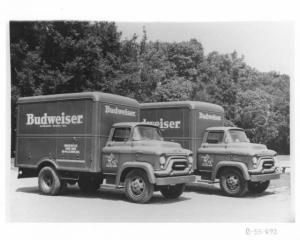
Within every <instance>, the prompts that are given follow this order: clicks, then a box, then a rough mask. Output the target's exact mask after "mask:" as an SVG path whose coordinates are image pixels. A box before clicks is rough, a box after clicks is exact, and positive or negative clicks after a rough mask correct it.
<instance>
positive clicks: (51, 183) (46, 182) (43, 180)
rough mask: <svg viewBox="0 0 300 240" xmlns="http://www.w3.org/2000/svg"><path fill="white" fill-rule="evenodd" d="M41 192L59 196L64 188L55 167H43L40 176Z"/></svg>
mask: <svg viewBox="0 0 300 240" xmlns="http://www.w3.org/2000/svg"><path fill="white" fill-rule="evenodd" d="M38 183H39V189H40V191H41V192H42V193H43V194H45V195H57V194H58V193H59V192H60V190H61V187H62V182H61V180H60V178H59V176H58V174H57V172H56V170H55V169H54V168H53V167H49V166H47V167H43V168H42V169H41V170H40V172H39V176H38Z"/></svg>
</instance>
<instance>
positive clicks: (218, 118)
mask: <svg viewBox="0 0 300 240" xmlns="http://www.w3.org/2000/svg"><path fill="white" fill-rule="evenodd" d="M199 118H200V119H206V120H214V121H221V120H222V118H221V116H219V115H216V114H208V113H202V112H199Z"/></svg>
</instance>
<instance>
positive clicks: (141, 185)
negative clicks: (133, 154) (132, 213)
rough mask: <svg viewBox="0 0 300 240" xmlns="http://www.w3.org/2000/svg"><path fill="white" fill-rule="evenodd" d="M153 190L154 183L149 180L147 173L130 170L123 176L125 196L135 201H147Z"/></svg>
mask: <svg viewBox="0 0 300 240" xmlns="http://www.w3.org/2000/svg"><path fill="white" fill-rule="evenodd" d="M153 191H154V185H153V184H152V183H150V182H149V180H148V176H147V174H146V173H145V172H144V171H142V170H132V171H131V172H129V173H128V174H127V175H126V178H125V194H126V197H127V198H128V199H129V200H130V201H132V202H135V203H146V202H148V201H149V200H150V199H151V197H152V195H153Z"/></svg>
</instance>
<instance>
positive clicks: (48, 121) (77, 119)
mask: <svg viewBox="0 0 300 240" xmlns="http://www.w3.org/2000/svg"><path fill="white" fill-rule="evenodd" d="M26 117H27V121H26V125H40V126H52V125H70V124H82V123H83V115H66V114H65V113H64V112H62V113H61V114H60V115H57V116H48V114H47V113H44V114H43V116H35V115H34V114H33V113H27V114H26Z"/></svg>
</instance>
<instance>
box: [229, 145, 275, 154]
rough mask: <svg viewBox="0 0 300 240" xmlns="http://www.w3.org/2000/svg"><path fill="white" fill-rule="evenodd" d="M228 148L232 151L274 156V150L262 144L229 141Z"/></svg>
mask: <svg viewBox="0 0 300 240" xmlns="http://www.w3.org/2000/svg"><path fill="white" fill-rule="evenodd" d="M228 148H229V149H230V150H231V152H232V153H237V154H247V155H248V154H249V155H257V156H274V155H276V152H275V151H273V150H270V149H268V148H267V146H266V145H264V144H258V143H229V144H228Z"/></svg>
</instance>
